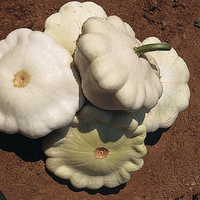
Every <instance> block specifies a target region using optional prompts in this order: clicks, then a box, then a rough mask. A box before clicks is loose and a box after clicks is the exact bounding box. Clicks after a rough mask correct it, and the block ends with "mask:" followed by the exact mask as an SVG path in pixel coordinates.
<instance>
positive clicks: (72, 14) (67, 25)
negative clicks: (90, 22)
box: [45, 1, 107, 55]
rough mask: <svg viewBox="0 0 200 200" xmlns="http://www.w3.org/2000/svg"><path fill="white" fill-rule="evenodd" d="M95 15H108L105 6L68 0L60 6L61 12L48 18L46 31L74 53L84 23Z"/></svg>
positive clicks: (104, 16)
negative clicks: (68, 0) (69, 0)
mask: <svg viewBox="0 0 200 200" xmlns="http://www.w3.org/2000/svg"><path fill="white" fill-rule="evenodd" d="M95 16H96V17H102V18H106V17H107V15H106V13H105V11H104V10H103V8H102V7H101V6H99V5H97V4H95V3H93V2H90V1H88V2H84V3H80V2H78V1H71V2H68V3H66V4H65V5H63V6H62V7H61V8H60V10H59V12H57V13H55V14H53V15H51V16H50V17H48V18H47V20H46V22H45V33H48V34H50V35H52V36H53V37H54V38H55V39H56V41H57V43H58V44H60V45H61V46H63V47H64V48H66V49H67V50H68V51H69V52H70V54H71V55H72V54H73V53H74V50H75V48H76V41H77V39H78V37H79V35H80V34H81V31H82V30H81V28H82V25H83V23H84V22H85V21H86V20H87V19H88V18H89V17H95Z"/></svg>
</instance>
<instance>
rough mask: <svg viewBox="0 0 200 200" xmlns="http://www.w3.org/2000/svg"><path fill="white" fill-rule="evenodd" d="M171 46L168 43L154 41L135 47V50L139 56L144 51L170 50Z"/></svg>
mask: <svg viewBox="0 0 200 200" xmlns="http://www.w3.org/2000/svg"><path fill="white" fill-rule="evenodd" d="M171 48H172V47H171V45H170V44H167V43H154V44H146V45H142V46H140V47H134V48H133V50H134V51H135V53H136V54H137V55H138V56H141V55H142V54H143V53H147V52H150V51H169V50H170V49H171Z"/></svg>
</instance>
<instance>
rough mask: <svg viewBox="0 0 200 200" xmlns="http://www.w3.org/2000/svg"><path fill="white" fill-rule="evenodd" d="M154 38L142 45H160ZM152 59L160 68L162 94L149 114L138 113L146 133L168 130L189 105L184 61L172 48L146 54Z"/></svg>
mask: <svg viewBox="0 0 200 200" xmlns="http://www.w3.org/2000/svg"><path fill="white" fill-rule="evenodd" d="M160 42H161V41H160V40H159V39H158V38H156V37H149V38H147V39H145V40H144V41H143V42H142V44H151V43H152V44H153V43H160ZM146 54H147V56H148V55H149V56H151V57H153V58H154V59H155V60H156V62H157V64H158V66H159V68H160V81H161V83H162V85H163V94H162V96H161V98H160V99H159V100H158V104H157V105H156V106H155V107H154V108H152V109H151V110H150V111H149V112H147V111H145V110H140V111H138V117H139V121H142V122H143V123H144V124H145V125H146V127H147V132H154V131H156V130H157V129H158V128H168V127H170V126H171V125H172V124H173V123H174V121H175V120H176V118H177V116H178V114H179V112H181V111H183V110H185V109H186V108H187V107H188V105H189V99H190V89H189V86H188V80H189V77H190V73H189V70H188V68H187V65H186V63H185V61H184V60H183V59H182V58H181V57H179V56H178V54H177V52H176V51H175V50H174V49H173V48H172V49H171V50H170V51H155V52H149V53H146Z"/></svg>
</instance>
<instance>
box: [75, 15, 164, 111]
mask: <svg viewBox="0 0 200 200" xmlns="http://www.w3.org/2000/svg"><path fill="white" fill-rule="evenodd" d="M82 29H83V30H82V35H81V36H80V38H79V40H78V43H77V48H76V50H75V54H74V60H75V66H76V68H77V70H78V71H79V72H80V75H81V79H82V80H81V81H82V88H83V93H84V95H85V96H86V97H87V99H88V100H89V101H90V102H92V103H93V104H94V105H96V106H97V107H100V108H102V109H106V110H126V111H136V110H139V109H141V108H143V109H147V110H149V109H151V108H152V107H154V106H155V105H156V103H157V101H158V99H159V98H160V96H161V94H162V84H161V82H160V79H159V76H158V73H156V72H155V70H154V69H153V68H152V66H151V64H150V63H149V61H148V60H147V59H145V58H144V56H143V57H138V55H137V54H136V53H135V51H134V47H138V46H140V45H141V43H140V42H139V41H138V40H137V39H136V38H135V33H134V31H133V29H132V28H131V27H130V26H129V25H128V24H127V23H125V22H123V21H122V20H121V19H120V18H119V17H117V16H109V17H107V18H106V19H102V18H99V17H91V18H89V19H88V20H87V21H86V22H85V23H84V24H83V28H82Z"/></svg>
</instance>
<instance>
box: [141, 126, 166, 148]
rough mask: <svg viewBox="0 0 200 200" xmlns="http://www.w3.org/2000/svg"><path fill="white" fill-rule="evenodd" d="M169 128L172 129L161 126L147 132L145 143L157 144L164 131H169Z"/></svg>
mask: <svg viewBox="0 0 200 200" xmlns="http://www.w3.org/2000/svg"><path fill="white" fill-rule="evenodd" d="M169 129H170V127H169V128H165V129H164V128H160V129H158V130H156V131H155V132H152V133H150V132H149V133H147V136H146V138H145V141H144V143H145V145H149V146H153V145H155V144H156V143H157V142H158V141H159V140H160V138H161V137H162V134H163V133H164V132H167V131H168V130H169Z"/></svg>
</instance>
